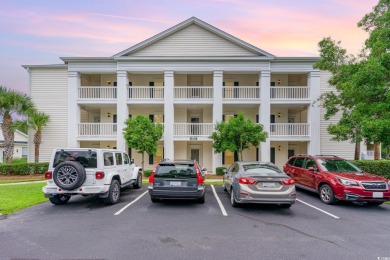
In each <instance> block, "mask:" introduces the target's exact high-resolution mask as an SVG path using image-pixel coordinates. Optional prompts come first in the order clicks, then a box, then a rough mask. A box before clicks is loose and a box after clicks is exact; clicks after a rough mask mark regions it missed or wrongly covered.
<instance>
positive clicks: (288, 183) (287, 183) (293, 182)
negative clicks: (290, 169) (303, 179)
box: [282, 179, 295, 185]
mask: <svg viewBox="0 0 390 260" xmlns="http://www.w3.org/2000/svg"><path fill="white" fill-rule="evenodd" d="M282 183H283V184H284V185H294V184H295V181H294V179H284V180H282Z"/></svg>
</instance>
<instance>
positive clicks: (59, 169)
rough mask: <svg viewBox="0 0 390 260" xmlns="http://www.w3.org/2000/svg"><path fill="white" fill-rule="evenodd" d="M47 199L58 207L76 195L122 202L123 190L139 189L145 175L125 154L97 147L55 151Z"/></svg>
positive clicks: (44, 189)
mask: <svg viewBox="0 0 390 260" xmlns="http://www.w3.org/2000/svg"><path fill="white" fill-rule="evenodd" d="M45 178H46V179H47V184H46V186H44V187H43V188H42V190H43V192H44V194H45V197H47V198H49V200H50V202H51V203H53V204H55V205H61V204H66V203H67V202H68V201H69V199H70V197H71V196H74V195H84V196H85V195H94V194H99V197H100V198H103V199H104V202H105V203H107V204H115V203H117V202H118V201H119V197H120V188H123V187H126V186H130V185H132V186H133V187H134V188H136V189H139V188H141V185H142V172H141V168H140V167H136V166H135V164H134V160H132V159H130V158H129V156H128V155H127V153H126V152H124V151H118V150H112V149H111V150H110V149H95V148H63V149H54V151H53V154H52V156H51V160H50V163H49V170H48V171H47V172H46V173H45Z"/></svg>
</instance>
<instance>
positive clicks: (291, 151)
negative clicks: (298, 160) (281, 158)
mask: <svg viewBox="0 0 390 260" xmlns="http://www.w3.org/2000/svg"><path fill="white" fill-rule="evenodd" d="M294 155H295V151H294V150H288V158H290V157H291V156H294Z"/></svg>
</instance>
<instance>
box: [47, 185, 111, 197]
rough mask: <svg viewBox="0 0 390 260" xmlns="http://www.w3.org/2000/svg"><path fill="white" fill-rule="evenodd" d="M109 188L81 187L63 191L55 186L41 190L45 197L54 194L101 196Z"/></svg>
mask: <svg viewBox="0 0 390 260" xmlns="http://www.w3.org/2000/svg"><path fill="white" fill-rule="evenodd" d="M109 188H110V185H102V186H81V187H79V188H77V189H75V190H63V189H61V188H58V187H56V186H54V187H53V186H44V187H43V188H42V191H43V193H45V196H46V197H52V196H53V195H56V194H72V195H77V194H80V195H91V194H101V193H106V192H107V191H108V190H109Z"/></svg>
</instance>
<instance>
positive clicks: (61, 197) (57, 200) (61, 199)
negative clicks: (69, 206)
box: [49, 194, 70, 205]
mask: <svg viewBox="0 0 390 260" xmlns="http://www.w3.org/2000/svg"><path fill="white" fill-rule="evenodd" d="M69 199H70V195H65V194H58V195H55V196H54V197H52V198H50V199H49V200H50V202H51V203H53V204H54V205H64V204H66V203H68V201H69Z"/></svg>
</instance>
